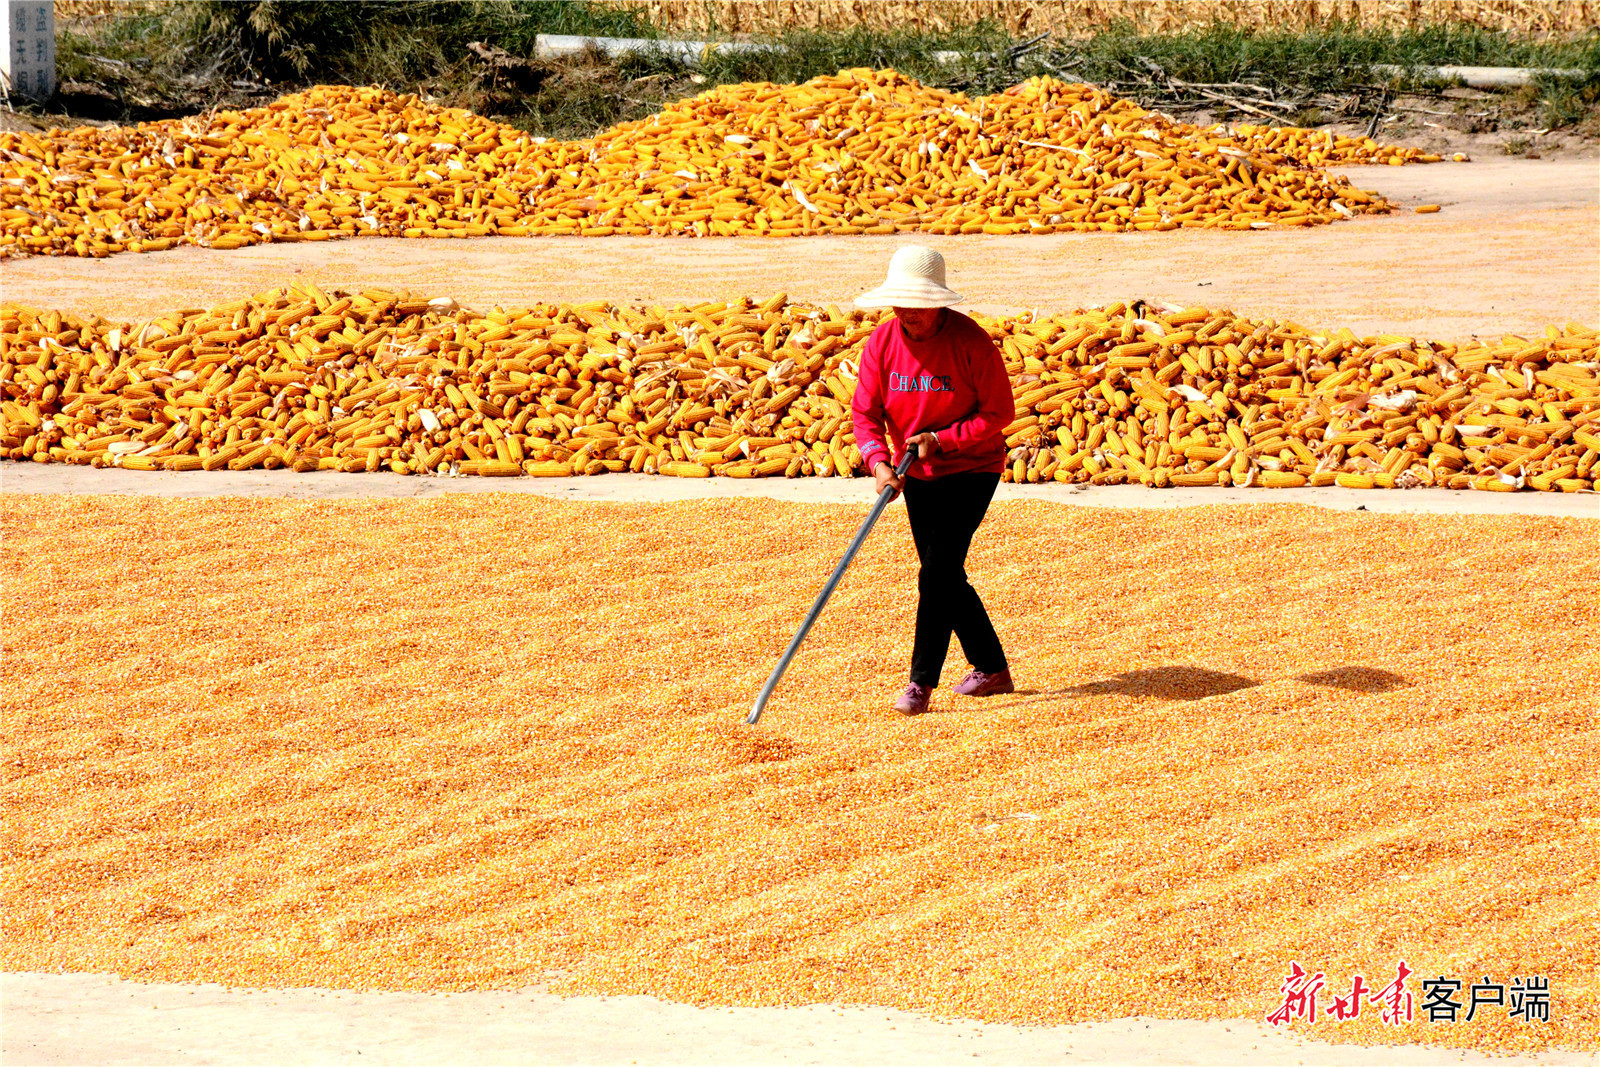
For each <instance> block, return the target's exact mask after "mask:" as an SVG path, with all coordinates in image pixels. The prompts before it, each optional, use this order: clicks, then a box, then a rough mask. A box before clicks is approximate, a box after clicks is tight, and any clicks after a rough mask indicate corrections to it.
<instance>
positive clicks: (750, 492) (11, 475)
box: [0, 461, 1600, 519]
mask: <svg viewBox="0 0 1600 1067" xmlns="http://www.w3.org/2000/svg"><path fill="white" fill-rule="evenodd" d="M871 484H872V483H871V482H869V481H868V480H867V479H865V478H793V479H790V478H760V479H737V478H664V477H659V476H653V475H646V474H607V475H604V476H601V477H596V478H442V477H408V476H406V475H403V474H390V473H388V472H382V473H374V474H342V473H339V472H337V471H320V472H317V473H314V474H296V473H294V472H293V471H286V470H277V471H187V472H183V473H178V472H175V471H127V470H109V469H108V470H95V469H94V468H92V467H76V466H68V465H66V464H60V463H48V464H47V463H12V462H6V461H0V493H74V494H77V493H82V494H88V495H97V496H98V495H111V496H159V497H172V498H183V497H228V496H247V497H283V498H287V499H291V500H295V499H317V500H341V499H352V498H364V497H429V496H439V495H441V494H445V493H530V494H534V495H538V496H546V497H555V498H558V499H562V500H612V501H626V502H632V503H656V502H666V501H673V500H708V499H726V498H730V497H762V498H764V499H769V500H782V501H789V502H793V503H802V504H861V503H865V502H867V501H869V500H870V499H871V494H872V488H871ZM995 499H996V500H1041V501H1049V502H1052V503H1058V504H1066V505H1071V506H1074V507H1085V508H1162V509H1165V508H1183V507H1199V506H1205V505H1211V504H1310V505H1312V506H1314V507H1320V508H1329V509H1332V510H1334V511H1370V512H1372V513H1374V514H1389V515H1400V514H1417V515H1550V516H1567V517H1571V518H1589V519H1600V495H1597V494H1594V493H1581V494H1578V493H1532V492H1523V493H1484V492H1455V491H1452V490H1449V489H1409V490H1398V489H1396V490H1376V489H1375V490H1362V489H1340V488H1337V487H1334V486H1329V487H1326V488H1310V487H1305V488H1301V489H1257V488H1252V489H1235V488H1226V489H1224V488H1207V489H1146V488H1145V487H1144V486H1142V485H1097V486H1092V485H1087V484H1079V485H1055V484H1052V485H1012V484H1009V483H1007V484H1003V485H1001V486H1000V487H999V489H998V491H997V492H996V493H995Z"/></svg>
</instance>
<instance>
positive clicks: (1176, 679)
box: [1014, 666, 1412, 700]
mask: <svg viewBox="0 0 1600 1067" xmlns="http://www.w3.org/2000/svg"><path fill="white" fill-rule="evenodd" d="M1295 680H1296V681H1300V682H1306V683H1309V684H1311V685H1327V686H1335V687H1337V688H1340V689H1352V690H1355V691H1357V692H1361V693H1388V692H1391V691H1393V690H1395V689H1404V688H1405V687H1407V686H1409V685H1411V684H1412V683H1411V681H1410V680H1409V679H1407V678H1405V677H1403V676H1401V675H1398V674H1394V673H1392V672H1390V671H1383V670H1378V669H1377V668H1375V667H1332V668H1329V669H1328V670H1325V671H1317V672H1316V673H1314V674H1301V675H1297V676H1296V678H1295ZM1260 684H1261V683H1260V682H1259V681H1257V680H1256V679H1254V678H1247V677H1245V676H1244V675H1242V674H1230V673H1228V672H1227V671H1214V670H1210V669H1208V668H1206V667H1182V666H1171V667H1147V668H1144V669H1142V670H1137V671H1124V672H1122V673H1121V674H1119V675H1116V676H1115V677H1113V678H1102V679H1100V680H1099V681H1094V682H1085V683H1083V684H1081V685H1073V686H1068V687H1066V688H1065V689H1018V690H1017V691H1016V693H1015V694H1014V695H1016V696H1019V697H1058V696H1069V697H1092V696H1107V695H1110V694H1119V695H1122V696H1138V697H1156V698H1158V699H1161V700H1204V699H1205V698H1206V697H1214V696H1222V695H1223V694H1225V693H1236V692H1238V691H1239V690H1241V689H1249V688H1251V687H1252V686H1257V685H1260Z"/></svg>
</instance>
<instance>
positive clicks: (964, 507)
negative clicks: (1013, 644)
mask: <svg viewBox="0 0 1600 1067" xmlns="http://www.w3.org/2000/svg"><path fill="white" fill-rule="evenodd" d="M999 484H1000V475H998V474H987V473H985V472H983V471H970V472H967V473H964V474H950V475H946V476H945V477H943V478H935V479H933V480H932V481H921V480H919V479H916V478H907V479H906V488H905V498H906V515H907V517H908V518H909V519H910V520H911V539H912V540H913V541H915V542H916V545H917V559H918V560H920V561H921V563H922V568H921V569H920V570H919V571H918V572H917V593H918V600H917V638H916V643H915V644H914V645H913V646H912V649H911V680H912V681H913V682H915V683H917V684H918V685H924V686H927V687H928V688H929V689H932V688H934V687H935V686H937V685H938V684H939V674H940V672H941V671H942V670H943V669H944V657H945V654H946V653H947V652H949V651H950V634H951V631H954V632H955V635H956V638H957V639H958V640H960V642H961V650H962V651H963V652H965V653H966V655H967V660H968V661H969V662H970V663H971V664H972V666H973V667H975V668H976V669H978V670H980V671H983V672H984V673H985V674H998V673H999V672H1000V671H1003V670H1005V669H1006V654H1005V650H1004V649H1002V648H1001V647H1000V638H999V637H998V636H997V635H996V634H995V632H994V626H993V625H992V624H991V623H990V622H989V613H988V612H986V611H984V610H983V601H982V600H981V599H979V597H978V591H977V590H976V589H974V588H972V583H971V582H969V581H967V549H968V548H969V547H970V546H971V545H972V535H973V534H974V533H976V532H977V531H978V524H979V523H981V522H982V521H983V516H984V513H985V512H986V511H988V510H989V501H990V500H992V499H993V498H994V488H995V486H997V485H999Z"/></svg>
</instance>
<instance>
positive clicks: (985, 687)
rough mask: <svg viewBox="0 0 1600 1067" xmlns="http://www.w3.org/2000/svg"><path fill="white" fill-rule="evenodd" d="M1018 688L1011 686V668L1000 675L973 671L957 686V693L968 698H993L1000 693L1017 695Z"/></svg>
mask: <svg viewBox="0 0 1600 1067" xmlns="http://www.w3.org/2000/svg"><path fill="white" fill-rule="evenodd" d="M1016 691H1017V687H1016V686H1014V685H1012V684H1011V668H1010V667H1007V668H1006V669H1005V670H1003V671H1001V672H1000V673H999V674H984V673H983V672H982V671H973V672H972V673H971V674H969V675H967V676H966V677H965V678H963V679H961V684H960V685H958V686H956V692H958V693H960V694H961V695H962V696H966V697H992V696H995V695H997V694H999V693H1015V692H1016Z"/></svg>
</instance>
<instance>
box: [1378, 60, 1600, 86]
mask: <svg viewBox="0 0 1600 1067" xmlns="http://www.w3.org/2000/svg"><path fill="white" fill-rule="evenodd" d="M1372 69H1373V72H1374V73H1377V74H1381V75H1384V76H1385V77H1403V76H1406V75H1414V76H1416V77H1417V78H1421V79H1425V80H1435V79H1437V80H1439V81H1454V80H1455V79H1457V78H1460V79H1461V81H1462V82H1464V83H1465V84H1467V85H1469V86H1471V87H1472V88H1474V89H1518V88H1521V87H1522V86H1524V85H1531V84H1532V83H1533V79H1534V78H1536V77H1538V76H1539V75H1540V74H1549V75H1553V76H1555V77H1558V78H1581V77H1583V76H1584V73H1585V72H1584V71H1581V70H1570V69H1562V70H1555V69H1549V68H1534V67H1415V68H1412V67H1396V66H1393V65H1391V64H1388V63H1375V64H1373V67H1372Z"/></svg>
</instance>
